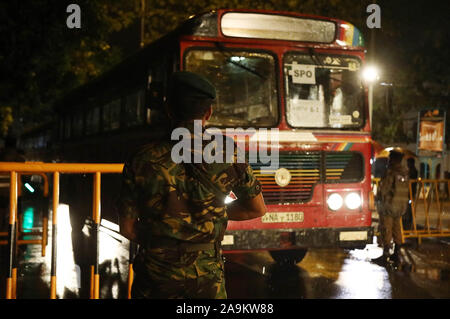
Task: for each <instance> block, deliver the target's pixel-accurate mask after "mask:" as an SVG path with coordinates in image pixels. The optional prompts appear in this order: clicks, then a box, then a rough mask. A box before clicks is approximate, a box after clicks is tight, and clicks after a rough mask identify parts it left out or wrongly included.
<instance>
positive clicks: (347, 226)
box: [55, 9, 373, 261]
mask: <svg viewBox="0 0 450 319" xmlns="http://www.w3.org/2000/svg"><path fill="white" fill-rule="evenodd" d="M363 64H364V47H363V39H362V35H361V33H360V32H359V31H358V29H357V28H355V27H354V26H353V25H352V24H350V23H347V22H344V21H341V20H338V19H334V18H324V17H318V16H311V15H303V14H298V13H293V12H274V11H259V10H225V9H221V10H216V11H211V12H207V13H204V14H201V15H198V16H194V17H192V18H190V19H189V20H188V21H187V22H186V23H185V24H183V25H182V26H181V27H179V28H177V29H176V30H175V31H173V32H171V33H170V34H168V35H166V36H164V37H162V38H161V39H159V40H158V41H156V42H154V43H152V44H149V45H148V46H147V47H145V48H143V49H142V50H141V51H139V52H138V53H137V54H135V55H134V56H132V57H130V58H128V59H126V60H125V61H124V62H123V63H121V64H120V65H118V66H117V67H115V68H113V69H112V70H110V71H109V72H107V73H106V74H105V75H103V76H102V77H100V78H99V79H97V80H96V81H93V82H92V83H90V84H88V85H86V86H83V87H81V88H79V89H78V90H76V91H74V92H73V93H71V94H70V95H68V96H67V97H66V98H64V99H63V100H62V101H60V103H58V106H57V107H56V110H57V113H58V121H57V122H58V126H57V127H56V130H55V133H56V134H57V136H58V141H59V142H58V143H56V144H55V145H57V146H58V150H57V152H58V153H59V154H61V155H60V158H63V159H64V160H65V161H72V162H123V161H124V160H125V159H126V154H128V153H129V151H130V150H131V149H132V148H133V147H135V146H136V145H139V144H142V143H145V141H146V140H147V139H148V138H151V137H155V136H157V135H158V134H159V131H160V130H161V131H162V128H164V126H165V123H167V122H165V121H166V120H165V119H164V114H163V113H164V112H163V109H162V106H161V105H162V101H163V99H164V98H163V96H164V91H165V87H166V85H167V78H168V76H169V75H170V73H171V72H173V71H175V70H180V69H181V70H183V69H184V70H189V71H193V72H197V73H200V74H203V75H204V76H205V77H207V78H208V79H209V80H210V81H211V82H212V83H213V84H214V85H215V87H216V89H217V99H216V102H215V105H214V106H213V116H212V118H211V120H210V121H209V123H208V126H211V127H217V128H223V129H224V128H242V129H243V130H246V129H247V128H254V129H256V131H258V129H260V128H266V129H268V132H269V134H272V133H271V132H274V130H275V129H278V138H279V144H278V146H279V148H278V152H279V156H278V159H279V166H278V168H277V169H275V170H273V171H267V172H265V173H264V172H263V171H264V169H265V166H267V164H266V163H264V162H263V161H261V160H260V159H258V161H256V162H254V163H251V165H252V166H253V169H254V171H255V174H256V175H258V177H259V179H260V180H261V182H262V189H263V195H264V198H265V201H266V205H267V208H268V212H267V214H266V215H265V216H264V217H263V218H258V219H254V220H249V221H244V222H232V221H230V222H229V224H228V230H227V233H226V235H225V238H224V241H223V248H224V250H225V251H227V252H233V251H242V250H269V251H271V254H272V256H273V257H274V258H275V259H276V260H281V259H288V260H294V261H300V260H301V259H302V258H303V256H304V255H305V252H306V249H307V248H309V247H349V248H356V247H364V246H365V245H366V244H367V243H371V242H372V237H373V228H372V227H371V224H372V221H371V211H370V210H369V197H370V191H371V180H370V179H371V174H370V172H371V167H370V165H371V164H370V158H371V143H370V141H371V137H370V121H369V108H368V99H367V90H366V88H365V87H364V85H363V82H362V79H361V69H362V67H363ZM149 127H151V129H149ZM250 138H252V139H257V140H258V139H259V136H258V135H257V134H256V135H254V136H251V137H250ZM105 178H117V177H105ZM88 182H91V181H90V180H89V181H88ZM70 184H71V186H72V187H76V186H74V185H77V184H76V183H70ZM78 185H82V184H78ZM102 185H105V186H104V187H108V186H110V185H117V183H116V182H102ZM102 187H103V186H102ZM113 188H114V189H113ZM115 188H117V187H112V188H111V189H110V190H108V189H105V190H102V194H104V195H106V194H109V197H110V198H115V197H116V195H114V192H115V191H116V190H115ZM85 189H89V187H84V186H79V187H78V190H73V191H72V192H71V194H81V193H82V192H83V190H85ZM71 196H72V195H71ZM106 197H108V196H106ZM86 198H89V195H87V196H86ZM105 201H107V199H105ZM79 202H80V201H79ZM84 202H85V203H86V204H87V207H89V206H90V203H88V201H84ZM78 204H79V203H78ZM87 211H89V209H87ZM108 211H109V209H108V203H106V202H105V203H104V202H102V214H103V216H106V217H105V218H108V217H107V216H108ZM110 216H113V215H110ZM114 218H115V217H111V218H110V219H111V220H112V221H115V220H114Z"/></svg>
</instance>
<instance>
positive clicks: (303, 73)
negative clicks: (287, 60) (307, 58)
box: [290, 63, 316, 84]
mask: <svg viewBox="0 0 450 319" xmlns="http://www.w3.org/2000/svg"><path fill="white" fill-rule="evenodd" d="M291 65H292V69H291V72H290V74H291V76H292V82H293V83H297V84H316V72H315V70H316V69H315V67H314V65H304V64H296V63H293V64H291Z"/></svg>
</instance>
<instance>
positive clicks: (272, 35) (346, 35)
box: [188, 9, 364, 48]
mask: <svg viewBox="0 0 450 319" xmlns="http://www.w3.org/2000/svg"><path fill="white" fill-rule="evenodd" d="M189 22H190V23H191V24H192V25H197V27H196V29H195V30H192V31H193V34H192V35H196V36H203V37H214V38H222V39H225V38H244V39H259V40H279V41H289V42H302V43H305V44H327V45H335V46H336V47H341V48H342V47H346V48H362V47H363V46H364V39H363V37H362V33H361V32H360V31H359V30H358V29H357V28H356V27H355V26H354V25H353V24H351V23H349V22H346V21H343V20H339V19H334V18H327V17H321V16H316V15H309V14H301V13H296V12H286V11H268V10H227V9H219V10H213V11H209V12H206V13H203V14H199V15H196V16H193V17H191V18H190V19H189V20H188V23H189Z"/></svg>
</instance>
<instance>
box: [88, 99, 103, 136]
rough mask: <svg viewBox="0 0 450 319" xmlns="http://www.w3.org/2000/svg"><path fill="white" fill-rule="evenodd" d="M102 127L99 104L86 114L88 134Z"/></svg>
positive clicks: (96, 131) (94, 132)
mask: <svg viewBox="0 0 450 319" xmlns="http://www.w3.org/2000/svg"><path fill="white" fill-rule="evenodd" d="M99 127H100V108H99V107H98V106H97V107H95V108H93V109H90V110H89V111H88V113H87V115H86V134H87V135H92V134H96V133H98V130H99Z"/></svg>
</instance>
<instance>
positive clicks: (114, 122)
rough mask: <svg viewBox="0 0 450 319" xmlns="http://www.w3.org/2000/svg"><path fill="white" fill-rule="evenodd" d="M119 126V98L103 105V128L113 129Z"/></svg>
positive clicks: (106, 129)
mask: <svg viewBox="0 0 450 319" xmlns="http://www.w3.org/2000/svg"><path fill="white" fill-rule="evenodd" d="M119 127H120V99H117V100H114V101H112V102H110V103H108V104H106V105H105V106H103V129H104V130H105V131H110V130H115V129H118V128H119Z"/></svg>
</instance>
